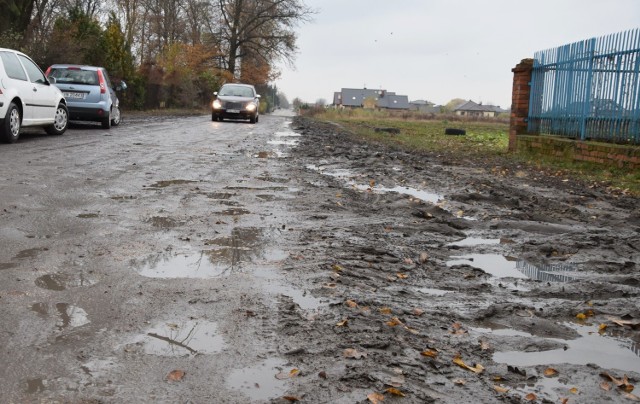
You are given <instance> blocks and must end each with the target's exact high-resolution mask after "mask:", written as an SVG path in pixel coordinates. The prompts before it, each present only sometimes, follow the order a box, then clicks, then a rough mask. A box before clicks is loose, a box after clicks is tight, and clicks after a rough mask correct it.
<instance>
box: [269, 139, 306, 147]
mask: <svg viewBox="0 0 640 404" xmlns="http://www.w3.org/2000/svg"><path fill="white" fill-rule="evenodd" d="M298 143H300V141H299V140H298V139H286V140H269V141H267V144H272V145H278V146H297V145H298Z"/></svg>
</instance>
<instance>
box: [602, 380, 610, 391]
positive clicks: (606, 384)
mask: <svg viewBox="0 0 640 404" xmlns="http://www.w3.org/2000/svg"><path fill="white" fill-rule="evenodd" d="M600 388H601V389H602V390H605V391H610V390H611V385H610V384H609V383H607V382H602V383H600Z"/></svg>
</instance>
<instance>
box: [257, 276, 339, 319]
mask: <svg viewBox="0 0 640 404" xmlns="http://www.w3.org/2000/svg"><path fill="white" fill-rule="evenodd" d="M285 275H286V274H282V272H281V271H278V270H276V269H274V268H269V267H262V268H260V270H257V271H255V272H254V274H253V276H254V277H256V278H258V279H260V280H261V282H260V283H259V285H260V287H261V288H262V289H263V290H264V291H266V292H267V293H269V294H274V295H283V296H287V297H290V298H291V299H292V300H293V302H294V303H296V304H297V305H298V306H300V308H301V309H302V310H307V311H314V310H317V309H319V308H321V307H323V306H326V305H328V304H329V303H331V301H330V300H328V299H326V298H325V299H319V298H317V297H314V296H313V295H312V294H311V292H309V291H307V290H300V289H296V288H294V287H293V286H291V285H289V284H288V282H287V280H286V279H285Z"/></svg>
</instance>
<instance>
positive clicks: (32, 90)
mask: <svg viewBox="0 0 640 404" xmlns="http://www.w3.org/2000/svg"><path fill="white" fill-rule="evenodd" d="M54 83H55V80H51V81H50V80H47V78H46V76H45V74H44V73H43V72H42V70H40V67H38V65H37V64H36V63H35V62H34V61H33V60H31V58H29V56H27V55H25V54H24V53H22V52H18V51H15V50H13V49H4V48H0V140H2V141H3V142H5V143H15V142H17V141H18V138H19V137H20V129H21V128H22V127H28V126H40V127H43V128H44V129H45V131H46V132H47V133H49V134H50V135H62V134H63V133H64V132H65V130H67V125H68V117H69V115H68V111H67V105H66V101H65V99H64V97H63V95H62V92H61V91H60V90H59V89H58V88H57V87H56V86H54V85H53V84H54Z"/></svg>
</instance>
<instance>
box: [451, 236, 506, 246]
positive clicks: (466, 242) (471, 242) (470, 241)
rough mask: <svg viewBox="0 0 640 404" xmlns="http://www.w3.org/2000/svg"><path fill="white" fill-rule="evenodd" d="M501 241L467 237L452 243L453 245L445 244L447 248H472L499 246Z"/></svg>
mask: <svg viewBox="0 0 640 404" xmlns="http://www.w3.org/2000/svg"><path fill="white" fill-rule="evenodd" d="M500 243H501V240H500V239H499V238H479V237H467V238H465V239H463V240H460V241H454V242H453V243H449V244H447V246H455V247H474V246H479V245H492V244H500Z"/></svg>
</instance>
